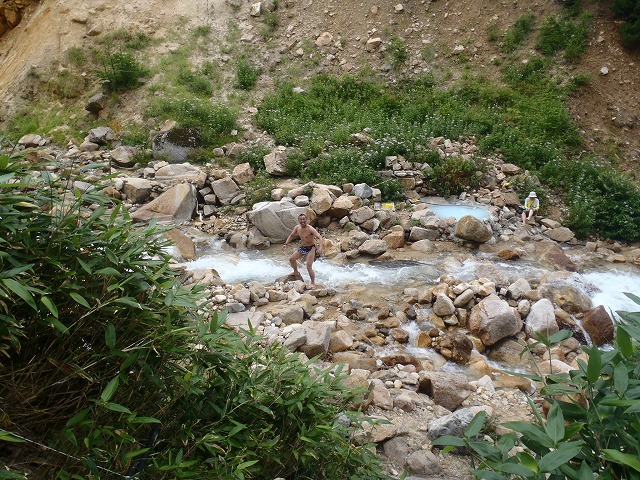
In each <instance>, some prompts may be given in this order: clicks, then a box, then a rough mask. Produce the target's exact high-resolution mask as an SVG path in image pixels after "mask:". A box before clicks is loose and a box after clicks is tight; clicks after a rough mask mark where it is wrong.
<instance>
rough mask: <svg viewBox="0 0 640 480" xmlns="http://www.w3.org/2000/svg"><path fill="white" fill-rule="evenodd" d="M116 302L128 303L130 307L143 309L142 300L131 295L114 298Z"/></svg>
mask: <svg viewBox="0 0 640 480" xmlns="http://www.w3.org/2000/svg"><path fill="white" fill-rule="evenodd" d="M114 302H115V303H120V304H122V305H126V306H128V307H133V308H138V309H140V310H142V305H141V304H140V302H137V301H136V299H135V298H131V297H122V298H117V299H115V300H114Z"/></svg>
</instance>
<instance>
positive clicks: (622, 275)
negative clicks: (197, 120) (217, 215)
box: [187, 241, 640, 312]
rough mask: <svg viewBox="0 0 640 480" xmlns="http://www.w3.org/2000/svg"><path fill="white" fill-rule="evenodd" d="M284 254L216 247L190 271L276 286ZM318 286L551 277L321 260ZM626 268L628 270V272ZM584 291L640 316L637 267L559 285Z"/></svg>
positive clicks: (427, 264)
mask: <svg viewBox="0 0 640 480" xmlns="http://www.w3.org/2000/svg"><path fill="white" fill-rule="evenodd" d="M290 253H291V252H290V251H287V252H286V253H283V252H282V250H281V249H280V248H272V249H269V250H262V251H255V250H251V251H243V252H239V253H238V252H236V251H235V250H234V249H232V248H230V247H229V246H227V245H226V244H225V243H224V242H221V241H215V242H213V243H212V244H211V246H210V247H209V248H208V249H207V251H206V252H205V254H204V255H203V256H202V257H200V258H198V259H197V260H195V261H193V262H190V263H188V264H187V269H189V270H196V269H209V268H212V269H215V270H216V271H217V272H218V274H219V275H220V277H221V278H222V280H223V281H225V282H226V283H230V284H234V283H244V282H248V281H253V280H256V281H259V282H261V283H265V284H267V283H271V282H273V281H275V280H276V279H277V278H280V277H283V276H285V275H288V274H289V273H291V267H290V266H289V262H288V257H289V254H290ZM313 268H314V270H315V272H316V282H317V283H320V284H322V285H325V286H327V287H331V288H337V289H340V288H350V289H351V288H353V289H362V288H370V287H374V286H375V287H380V286H383V287H385V288H387V289H388V290H390V291H391V290H395V291H397V292H401V291H402V289H404V288H406V287H408V286H420V285H432V284H435V283H437V282H438V279H439V277H440V276H442V275H452V276H455V277H456V278H458V279H460V280H462V281H471V280H474V279H476V278H480V277H487V278H490V279H493V280H494V281H497V282H500V283H502V284H505V283H512V282H514V281H516V280H517V279H518V278H540V277H542V276H543V275H545V274H548V273H550V271H549V270H546V269H543V268H540V267H539V266H538V265H532V264H527V263H525V262H518V263H514V262H510V263H507V262H500V261H496V259H495V257H493V258H486V257H485V256H483V255H477V256H473V257H468V258H465V259H463V260H460V259H458V258H456V257H455V256H454V255H446V254H445V255H433V256H430V257H428V258H427V259H424V260H421V261H379V262H376V261H372V262H367V261H365V260H363V259H362V258H360V259H358V260H357V261H355V262H353V263H349V264H337V263H333V262H332V261H331V259H326V258H321V259H319V260H317V261H316V262H315V264H314V266H313ZM623 268H624V270H623ZM299 270H300V272H301V274H302V276H303V278H304V279H305V280H307V281H308V278H309V277H308V273H307V271H306V267H305V266H304V265H303V264H302V263H300V264H299ZM558 282H559V283H565V284H566V285H569V286H571V287H573V288H577V289H580V290H582V291H583V292H584V293H585V294H586V295H587V296H589V297H590V298H591V299H592V301H593V305H594V306H597V305H604V306H605V308H607V310H610V311H613V312H615V311H617V310H623V311H632V312H633V311H638V310H640V307H639V306H638V305H636V304H635V303H634V302H633V301H632V300H631V299H629V298H628V297H626V296H625V295H624V294H623V292H630V293H634V294H636V295H639V296H640V270H639V269H637V268H635V267H632V266H624V267H622V268H620V269H605V268H599V269H595V268H594V269H587V270H585V271H583V272H581V273H575V274H572V275H570V276H568V277H567V278H565V279H564V280H558Z"/></svg>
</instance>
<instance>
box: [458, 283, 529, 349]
mask: <svg viewBox="0 0 640 480" xmlns="http://www.w3.org/2000/svg"><path fill="white" fill-rule="evenodd" d="M522 325H523V323H522V319H521V317H520V314H519V313H518V311H517V310H516V309H515V308H513V307H511V306H509V304H508V303H507V302H506V301H505V300H502V299H500V298H499V297H498V296H497V295H494V294H492V295H489V296H488V297H486V298H484V299H482V300H481V301H480V303H478V304H477V305H475V306H474V307H473V308H472V309H471V314H470V315H469V321H468V327H469V331H470V332H471V333H472V334H473V335H475V336H476V337H478V338H479V339H480V340H482V343H483V344H484V345H493V344H494V343H496V342H497V341H498V340H501V339H503V338H505V337H508V336H510V335H515V334H516V333H518V332H519V331H520V330H522Z"/></svg>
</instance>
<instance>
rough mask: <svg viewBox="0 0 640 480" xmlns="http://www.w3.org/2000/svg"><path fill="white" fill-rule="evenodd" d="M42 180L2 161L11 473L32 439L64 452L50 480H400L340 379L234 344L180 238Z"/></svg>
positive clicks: (44, 462)
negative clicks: (177, 267)
mask: <svg viewBox="0 0 640 480" xmlns="http://www.w3.org/2000/svg"><path fill="white" fill-rule="evenodd" d="M33 168H34V167H33V165H32V164H30V163H28V162H26V161H23V160H22V159H21V158H20V157H12V156H9V155H2V156H0V242H1V245H2V248H1V250H0V251H1V252H2V254H0V333H1V335H0V355H3V357H4V360H3V365H4V366H6V367H7V368H3V369H2V370H1V371H0V411H2V412H11V413H10V416H5V418H4V420H3V430H0V442H2V448H0V461H2V463H3V464H4V465H7V466H8V467H9V468H12V467H11V466H12V464H14V463H13V462H15V464H17V465H24V464H25V463H27V464H28V463H29V462H28V461H25V459H28V458H29V455H30V452H29V450H28V448H29V445H28V444H23V445H21V448H20V450H17V449H15V448H14V447H13V446H12V445H14V443H13V442H18V441H20V439H19V438H18V437H15V436H14V435H13V434H12V432H14V431H15V432H17V431H19V432H20V435H21V436H23V437H26V438H29V439H30V440H33V441H36V442H38V443H40V444H46V445H47V446H49V447H51V448H52V449H49V450H43V451H39V452H38V458H39V459H40V460H41V462H39V463H38V467H37V472H35V475H36V476H37V477H38V478H105V477H106V476H109V478H111V477H114V476H125V475H126V476H138V475H139V474H140V472H142V471H143V470H144V478H152V477H153V478H158V479H165V478H166V479H169V478H185V479H202V478H225V479H230V480H232V479H238V480H241V479H248V478H255V479H259V478H276V477H286V478H308V479H319V480H320V479H326V478H352V479H362V480H364V479H380V480H381V479H383V478H386V477H384V476H383V475H382V474H381V473H380V470H381V469H380V462H379V459H378V458H377V457H376V456H375V455H374V454H373V453H372V452H371V450H370V446H368V445H362V446H358V445H355V444H354V443H353V442H352V435H353V432H354V430H355V429H357V428H358V426H359V425H360V422H361V420H362V417H361V415H360V414H357V413H355V412H352V411H350V409H349V405H351V404H352V402H354V401H358V400H359V399H361V395H362V393H364V392H358V391H351V390H349V389H347V388H345V387H344V386H343V385H342V377H341V374H340V371H339V370H337V371H329V370H326V371H312V370H311V369H312V368H313V367H312V366H311V363H310V362H308V363H302V362H301V361H300V359H299V358H298V357H297V356H294V355H291V354H290V353H289V352H288V351H287V350H286V349H284V348H282V347H280V346H265V345H262V344H260V343H259V341H260V340H259V339H258V338H256V337H254V336H252V335H251V334H250V333H247V334H246V335H240V334H238V333H236V332H235V331H232V330H228V329H227V328H225V327H224V326H223V325H224V322H225V316H224V314H215V315H209V314H208V313H206V312H208V311H209V310H210V308H209V307H210V306H209V304H208V302H207V301H206V299H205V297H204V296H203V293H204V291H203V290H202V289H201V288H199V287H193V288H191V289H188V288H186V287H184V286H183V285H182V283H181V282H180V281H179V280H178V278H177V273H174V272H173V271H172V270H171V269H170V268H169V265H170V263H171V259H170V257H169V255H168V254H167V253H166V247H167V246H168V243H167V241H166V240H163V238H164V237H163V236H162V233H163V231H164V230H165V229H163V228H160V227H158V226H157V225H155V224H151V225H147V226H143V227H138V226H135V225H133V224H132V223H131V221H130V218H129V216H128V214H127V212H126V211H125V210H123V209H122V207H121V206H120V205H118V204H113V203H112V202H113V199H111V198H108V197H106V196H104V195H102V194H101V193H99V192H98V191H94V192H90V193H84V194H77V195H73V194H69V193H64V192H65V188H63V182H64V184H65V185H66V179H63V180H62V181H61V182H58V181H57V180H56V178H54V177H53V176H52V175H50V174H49V173H47V172H46V171H43V172H40V171H34V170H33ZM60 192H62V193H60ZM27 398H28V401H24V400H25V399H27ZM347 418H348V419H350V420H346V419H347ZM350 422H352V423H350ZM60 451H62V452H64V454H62V455H61V454H59V453H57V452H60ZM16 459H17V460H16ZM13 468H15V467H13ZM105 469H108V470H109V471H110V472H111V473H107V472H105ZM3 472H4V470H3ZM32 473H33V472H32ZM8 475H9V476H8ZM10 475H12V473H4V474H3V476H4V477H5V478H16V476H18V475H19V474H18V473H17V472H16V474H15V475H14V476H13V477H12V476H10ZM18 478H19V477H18Z"/></svg>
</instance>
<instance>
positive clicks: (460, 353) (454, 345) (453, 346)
mask: <svg viewBox="0 0 640 480" xmlns="http://www.w3.org/2000/svg"><path fill="white" fill-rule="evenodd" d="M438 347H439V348H440V355H442V356H443V357H444V358H446V359H447V360H453V361H454V362H457V363H469V358H471V351H472V350H473V342H472V341H471V340H470V339H469V337H467V336H466V335H465V334H464V333H462V332H461V331H459V330H453V331H450V332H447V333H445V334H444V336H443V338H442V339H441V340H440V343H439V344H438Z"/></svg>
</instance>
